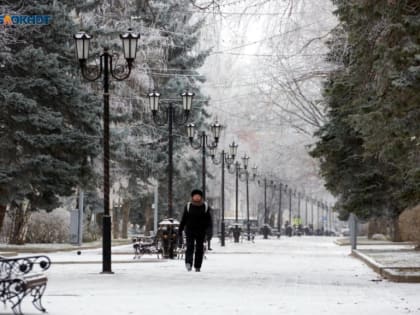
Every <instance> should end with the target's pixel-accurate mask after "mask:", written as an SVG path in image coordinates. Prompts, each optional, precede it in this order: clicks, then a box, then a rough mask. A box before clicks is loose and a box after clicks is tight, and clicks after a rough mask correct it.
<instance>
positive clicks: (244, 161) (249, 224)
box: [240, 154, 251, 241]
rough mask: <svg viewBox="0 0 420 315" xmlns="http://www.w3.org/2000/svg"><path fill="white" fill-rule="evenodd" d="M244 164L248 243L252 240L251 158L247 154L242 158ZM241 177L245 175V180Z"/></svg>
mask: <svg viewBox="0 0 420 315" xmlns="http://www.w3.org/2000/svg"><path fill="white" fill-rule="evenodd" d="M242 164H243V166H244V173H242V174H240V177H241V178H240V179H241V180H242V181H245V183H246V218H247V224H246V227H247V234H248V236H247V239H248V241H250V240H251V223H250V221H249V170H248V165H249V156H248V155H247V154H244V156H243V157H242ZM241 175H245V179H242V176H241Z"/></svg>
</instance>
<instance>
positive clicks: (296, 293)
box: [0, 237, 420, 315]
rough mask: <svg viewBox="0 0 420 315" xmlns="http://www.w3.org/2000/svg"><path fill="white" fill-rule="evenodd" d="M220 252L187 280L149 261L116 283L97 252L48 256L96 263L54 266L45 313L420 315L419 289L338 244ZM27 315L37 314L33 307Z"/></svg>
mask: <svg viewBox="0 0 420 315" xmlns="http://www.w3.org/2000/svg"><path fill="white" fill-rule="evenodd" d="M214 249H215V250H214V251H213V252H211V253H209V254H208V255H207V260H205V261H204V265H203V268H202V272H201V273H196V272H187V271H186V270H185V269H184V263H183V261H180V260H172V261H163V262H154V261H156V260H155V259H154V257H150V258H149V263H142V262H141V261H140V262H139V263H114V264H113V271H114V272H115V274H114V275H101V274H100V273H99V272H100V271H101V265H100V264H99V263H94V262H95V261H97V262H99V261H100V259H101V258H100V257H101V256H100V251H98V250H88V251H83V252H82V254H81V255H80V256H78V255H76V254H75V253H74V252H67V253H57V254H49V255H50V257H51V258H52V260H53V261H56V262H58V261H61V262H64V261H82V260H84V261H90V262H92V263H90V264H85V263H83V264H54V265H52V267H51V269H50V270H49V271H48V274H49V283H48V288H47V291H46V294H45V296H44V305H45V306H46V308H47V310H48V313H49V314H50V315H74V314H78V315H93V314H104V315H125V314H142V315H149V314H153V315H165V314H171V315H178V314H180V315H195V314H197V315H198V314H200V315H210V314H211V315H215V314H229V315H233V314H246V315H252V314H263V315H271V314H273V315H274V314H275V315H278V314H287V315H291V314H299V315H317V314H338V315H347V314H348V315H357V314H363V315H369V314H372V315H378V314H381V315H393V314H395V315H397V314H398V315H400V314H420V298H419V297H420V295H419V290H420V285H418V284H401V283H391V282H388V281H386V280H383V281H380V280H381V279H380V278H378V275H377V274H376V273H374V272H373V271H371V270H370V269H369V268H368V267H367V266H366V265H365V264H364V263H362V262H361V261H359V260H357V259H355V258H353V257H351V256H349V251H350V250H349V248H348V247H343V246H341V247H340V246H337V245H334V244H333V239H332V238H322V237H302V238H292V239H288V238H282V239H281V240H277V239H272V240H262V239H257V240H256V243H255V244H248V243H242V244H233V243H230V242H229V243H227V246H226V247H225V248H221V247H219V246H218V245H217V244H214ZM117 250H118V251H119V252H120V254H119V255H113V258H114V259H115V260H119V261H132V255H130V254H124V252H126V253H130V251H131V247H130V246H125V247H124V246H121V247H119V248H117ZM144 261H146V260H144ZM378 280H379V281H378ZM23 311H24V312H25V314H30V315H32V314H38V312H37V311H36V310H34V308H33V307H32V306H31V305H30V304H29V302H26V303H24V305H23ZM4 312H6V314H11V311H10V309H9V308H7V309H2V308H0V313H2V314H3V313H4Z"/></svg>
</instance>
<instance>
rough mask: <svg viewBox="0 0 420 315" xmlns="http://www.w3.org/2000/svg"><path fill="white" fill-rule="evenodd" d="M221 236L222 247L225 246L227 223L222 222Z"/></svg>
mask: <svg viewBox="0 0 420 315" xmlns="http://www.w3.org/2000/svg"><path fill="white" fill-rule="evenodd" d="M220 230H221V236H220V246H223V247H224V246H225V222H222V226H221V229H220Z"/></svg>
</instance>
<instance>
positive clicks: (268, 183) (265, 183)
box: [254, 176, 274, 239]
mask: <svg viewBox="0 0 420 315" xmlns="http://www.w3.org/2000/svg"><path fill="white" fill-rule="evenodd" d="M254 177H256V176H254ZM257 183H258V186H260V187H264V226H263V227H264V229H263V234H264V239H268V208H267V187H273V186H274V182H273V181H272V180H270V181H269V179H268V178H267V176H264V177H263V180H262V181H261V180H257Z"/></svg>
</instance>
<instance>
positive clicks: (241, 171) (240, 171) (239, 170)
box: [234, 154, 251, 243]
mask: <svg viewBox="0 0 420 315" xmlns="http://www.w3.org/2000/svg"><path fill="white" fill-rule="evenodd" d="M242 163H243V167H242V166H241V165H240V163H239V162H236V163H235V172H236V195H235V196H236V207H235V222H236V225H235V234H234V240H235V243H238V242H239V237H240V231H239V227H238V191H239V180H240V181H242V182H245V183H246V213H247V234H248V240H251V236H250V234H251V227H250V222H249V172H248V164H249V156H248V155H246V154H245V155H244V156H243V157H242ZM243 176H244V177H243Z"/></svg>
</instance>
